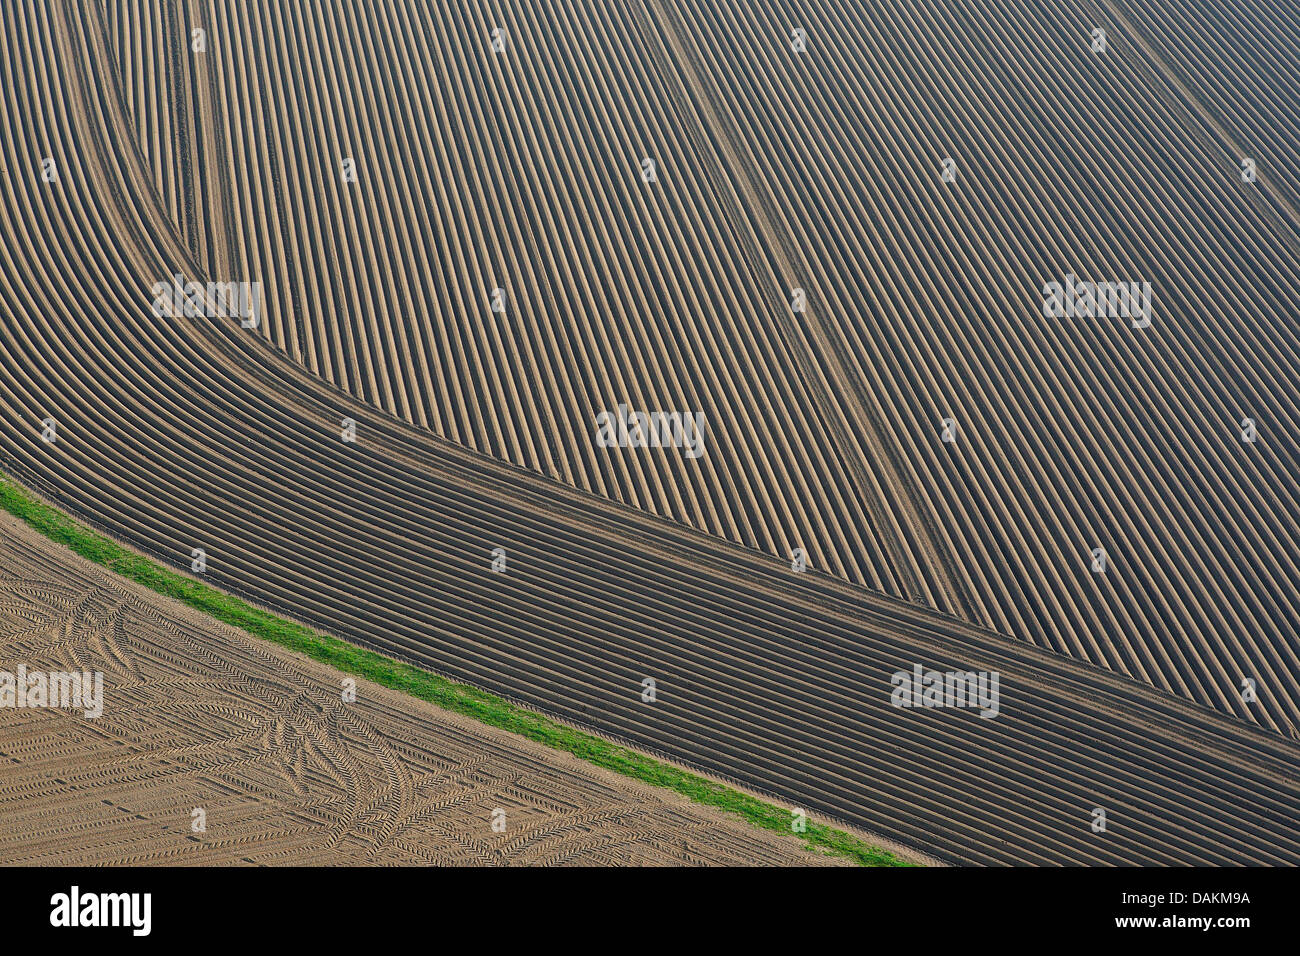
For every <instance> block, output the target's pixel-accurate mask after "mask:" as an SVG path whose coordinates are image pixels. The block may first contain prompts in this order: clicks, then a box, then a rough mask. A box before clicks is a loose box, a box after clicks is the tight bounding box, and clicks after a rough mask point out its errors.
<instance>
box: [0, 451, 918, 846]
mask: <svg viewBox="0 0 1300 956" xmlns="http://www.w3.org/2000/svg"><path fill="white" fill-rule="evenodd" d="M0 506H2V507H3V508H4V509H5V510H6V511H8V512H9V513H10V514H12V515H14V516H15V517H17V518H19V519H21V520H23V521H25V522H26V523H27V524H28V525H30V526H31V527H32V528H34V529H35V530H37V531H39V532H40V533H41V534H43V535H45V536H46V537H47V538H49V539H50V540H51V541H55V542H57V543H59V544H61V545H65V546H67V547H69V548H71V549H72V550H73V551H75V552H76V553H77V554H79V555H81V556H82V557H83V558H87V559H88V560H91V561H93V562H95V563H96V564H99V565H102V566H103V567H105V568H108V569H109V570H110V571H113V572H115V573H117V574H120V575H122V576H123V577H126V578H129V579H130V580H132V581H135V582H136V583H137V584H142V585H145V586H146V587H148V588H150V589H152V590H154V591H156V592H157V593H159V594H162V595H164V596H166V597H169V598H174V599H176V600H179V601H182V602H183V603H185V604H187V605H189V606H190V607H192V608H194V609H196V610H199V611H202V612H204V613H205V614H208V615H210V616H211V617H213V618H215V619H217V620H219V621H222V622H224V623H226V624H231V625H234V626H236V627H239V628H241V629H243V630H244V631H246V632H248V633H249V634H252V635H253V636H255V637H259V638H262V639H264V640H269V641H274V642H275V643H276V644H280V645H282V646H284V647H287V648H289V649H290V650H294V651H298V652H300V653H302V654H306V655H307V656H308V657H310V658H312V659H313V660H316V661H320V662H321V663H323V664H328V665H330V666H331V667H334V668H336V669H338V670H340V671H343V672H344V673H348V674H356V675H358V676H360V677H364V678H366V679H367V680H370V681H373V682H375V683H377V684H380V685H381V686H384V687H388V688H391V689H393V690H400V691H402V692H403V693H407V694H411V695H412V696H414V697H418V698H420V699H421V700H425V701H429V702H430V703H433V704H437V705H438V706H439V707H442V708H444V709H446V710H450V711H452V712H454V713H458V714H462V715H464V716H466V717H472V718H474V719H475V720H478V721H480V722H482V723H484V724H487V725H488V726H491V727H496V728H499V729H501V730H508V731H510V732H511V733H516V734H519V735H520V736H523V737H526V738H528V739H529V740H533V741H536V742H538V743H542V744H545V745H546V746H548V747H552V748H554V749H556V750H562V751H564V752H566V753H569V754H572V755H574V756H576V757H579V758H581V759H583V760H586V761H587V762H589V763H592V764H594V765H596V766H598V767H603V768H605V769H606V770H613V771H615V772H617V773H620V774H623V775H624V776H627V777H631V778H633V779H635V780H640V781H642V782H644V783H649V784H653V785H654V786H657V787H664V788H667V789H669V790H672V791H674V792H676V793H680V794H682V795H683V796H685V797H688V798H689V799H691V800H692V801H694V802H696V803H700V804H703V805H705V806H711V807H717V808H719V809H722V810H725V811H727V812H729V813H733V814H735V815H737V816H739V817H741V818H743V819H744V820H746V821H747V822H749V823H751V824H753V825H754V826H757V827H761V828H763V829H766V830H772V831H775V832H777V833H792V834H794V835H796V836H798V837H799V838H800V839H802V840H804V841H805V842H807V843H808V844H809V845H810V846H812V847H815V848H817V849H818V850H820V851H823V852H827V853H832V854H834V855H836V856H844V857H847V858H849V859H851V860H853V861H854V862H856V863H859V864H862V865H866V866H899V865H905V864H904V863H903V861H902V860H900V859H899V858H898V857H896V856H895V855H894V854H893V853H890V852H888V851H885V850H881V849H880V848H878V847H874V846H871V845H869V844H867V843H865V842H863V841H862V840H861V839H859V838H857V837H855V836H853V835H851V834H848V833H845V832H843V831H841V830H836V829H834V828H832V827H828V826H825V825H824V824H820V823H816V822H805V823H804V828H803V829H802V830H795V829H794V828H793V826H792V822H793V812H792V810H790V809H782V808H780V807H776V806H773V805H772V804H769V803H765V802H763V801H761V800H758V799H755V798H754V797H752V796H749V795H748V794H744V793H741V792H739V791H737V790H734V789H732V788H730V787H728V786H726V785H724V784H721V783H718V782H716V781H713V780H707V779H705V778H703V777H699V776H696V775H695V774H692V773H688V772H686V771H684V770H681V769H680V768H678V767H674V766H671V765H669V764H666V763H663V762H661V761H658V760H655V759H653V758H651V757H649V756H646V755H645V754H641V753H637V752H636V751H633V750H629V749H628V748H626V747H621V746H618V745H617V744H614V743H611V742H610V741H608V740H605V739H603V738H600V737H596V736H593V735H591V734H587V733H583V732H582V731H580V730H576V729H574V728H572V727H567V726H564V725H562V724H558V723H556V722H555V721H553V720H549V719H547V718H546V717H544V716H542V715H541V714H538V713H533V712H530V711H528V710H525V709H524V708H521V707H517V706H515V705H513V704H511V703H509V702H508V701H505V700H503V699H501V698H500V697H497V696H496V695H494V694H489V693H486V692H484V691H482V690H479V689H477V688H474V687H469V686H466V685H463V684H457V683H454V682H453V681H450V680H447V679H446V678H444V677H441V676H439V675H437V674H433V673H430V672H429V671H427V670H421V669H419V668H416V667H412V666H411V665H409V664H404V663H402V662H400V661H396V660H393V659H392V658H390V657H385V656H383V655H381V654H377V653H375V652H373V651H368V650H365V649H363V648H359V647H356V646H354V645H350V644H347V643H346V642H344V641H340V640H338V639H337V638H335V637H331V636H328V635H325V634H321V633H318V632H316V631H313V630H311V629H310V628H308V627H304V626H303V625H301V624H297V623H294V622H292V621H288V620H285V619H283V618H279V617H276V616H275V615H273V614H271V613H269V612H267V611H264V610H262V609H260V608H256V607H253V606H251V605H249V604H247V603H246V602H244V601H241V600H239V599H238V598H236V597H233V596H231V595H228V594H225V593H223V592H221V591H219V590H217V589H216V588H212V587H209V586H207V585H205V584H202V583H200V582H198V581H195V580H193V579H191V578H187V577H184V576H182V575H180V574H177V573H176V572H174V571H171V570H169V569H167V568H164V567H163V566H162V565H160V564H157V563H156V562H153V561H150V560H148V559H147V558H144V557H143V556H141V555H138V554H135V553H133V552H131V551H129V550H127V549H126V548H124V547H123V546H121V545H120V544H118V543H117V542H115V541H112V540H110V539H108V538H105V537H103V536H102V535H98V534H95V533H94V532H93V531H91V530H90V529H88V528H85V527H83V526H81V525H78V524H77V523H76V522H75V521H73V520H71V519H70V518H69V517H68V516H67V515H65V514H63V513H62V512H60V511H58V510H57V509H56V508H53V507H51V506H50V505H48V504H46V503H44V502H42V501H40V500H39V499H38V498H36V497H35V496H33V495H32V494H31V493H30V492H29V491H27V490H26V489H25V488H23V487H22V486H21V485H19V484H17V483H16V482H14V481H12V480H11V479H9V478H7V477H3V476H0Z"/></svg>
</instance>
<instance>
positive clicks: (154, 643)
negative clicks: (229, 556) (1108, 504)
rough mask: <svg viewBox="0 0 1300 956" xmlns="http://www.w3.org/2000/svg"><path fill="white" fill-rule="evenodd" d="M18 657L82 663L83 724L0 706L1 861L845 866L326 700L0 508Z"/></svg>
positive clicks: (407, 705) (670, 804) (291, 660)
mask: <svg viewBox="0 0 1300 956" xmlns="http://www.w3.org/2000/svg"><path fill="white" fill-rule="evenodd" d="M19 661H21V662H23V663H25V664H27V667H28V669H29V670H36V669H41V670H46V671H53V670H88V671H102V672H103V673H104V713H103V716H102V717H99V718H98V719H93V720H92V719H87V718H86V717H84V716H83V715H82V714H81V713H79V712H69V711H64V710H52V709H21V710H18V709H12V708H6V709H3V710H0V763H3V766H4V772H3V776H2V778H0V863H4V864H58V865H83V864H84V865H98V864H149V865H155V864H222V863H227V864H228V863H252V864H300V865H321V864H364V863H374V864H440V865H461V864H552V865H554V864H566V863H568V864H585V865H609V864H623V865H628V864H631V865H664V864H684V865H726V864H732V865H737V864H780V865H809V864H818V863H825V864H836V863H844V862H845V861H842V860H835V859H828V858H825V857H822V856H820V855H818V854H816V853H814V852H812V851H810V850H807V849H804V847H803V844H802V843H800V842H799V841H798V840H797V839H795V838H794V837H789V838H784V837H781V836H779V835H777V834H769V833H766V832H763V831H759V830H755V829H753V828H750V827H748V826H746V825H744V824H741V823H738V822H736V821H733V820H730V819H728V818H726V817H725V816H724V815H723V814H720V813H717V812H714V811H711V810H708V809H706V808H703V807H699V806H695V805H692V804H689V803H687V802H685V801H684V800H680V799H679V798H677V797H676V796H675V795H673V794H669V793H661V792H657V791H655V790H653V789H651V788H649V787H645V786H641V785H638V784H636V783H634V782H632V781H629V780H625V779H623V778H620V777H618V776H616V775H615V774H612V773H609V772H606V771H603V770H600V769H598V768H595V767H591V766H589V765H587V764H584V763H582V762H580V761H578V760H576V759H574V758H571V757H569V756H567V755H564V754H560V753H557V752H555V751H552V750H548V749H546V748H544V747H541V746H539V745H536V744H533V743H532V742H530V741H527V740H524V739H523V738H520V737H517V736H514V735H512V734H508V733H505V732H502V731H497V730H494V729H492V728H489V727H485V726H482V725H480V724H476V723H474V722H472V721H469V720H466V719H464V718H461V717H458V716H456V715H453V714H449V713H447V712H445V711H442V710H439V709H438V708H436V707H434V706H432V705H430V704H427V703H425V702H423V701H419V700H416V699H414V698H411V697H406V696H404V695H400V694H396V693H394V692H392V691H389V690H386V689H385V688H382V687H378V686H376V685H374V684H371V683H369V682H367V681H359V682H358V688H357V700H356V702H355V703H348V704H345V703H343V701H342V694H341V693H340V688H341V682H342V680H343V678H344V675H342V674H341V673H339V672H337V671H334V670H332V669H331V668H328V667H325V666H322V665H320V664H317V663H316V662H314V661H311V660H308V659H306V658H304V657H301V656H300V655H296V654H292V653H290V652H287V651H284V650H282V649H280V648H277V647H275V646H274V645H271V644H267V643H263V642H260V641H255V640H253V639H251V638H248V637H246V636H244V635H241V634H240V633H239V632H237V631H235V630H234V629H232V628H229V627H226V626H225V625H222V624H219V623H217V622H214V621H210V620H208V619H206V618H204V617H203V616H202V615H199V614H197V613H196V612H193V611H191V610H190V609H188V608H185V607H184V606H182V605H179V604H177V603H175V602H173V601H170V600H167V599H165V598H161V597H158V596H157V595H154V594H151V593H149V592H147V591H144V590H143V589H141V588H139V587H137V586H135V585H133V584H131V583H130V582H126V581H123V580H121V579H118V578H115V577H113V576H112V575H110V574H108V573H107V572H104V571H102V570H100V569H99V568H97V567H95V566H93V565H91V564H89V563H88V562H86V561H84V560H82V559H81V558H79V557H77V556H76V555H74V554H72V553H71V552H68V551H65V550H63V549H61V548H59V547H58V546H56V545H53V544H51V543H49V542H47V541H46V540H45V539H43V538H41V537H39V536H38V535H36V534H35V533H34V532H32V531H31V530H29V529H27V528H26V527H25V526H22V525H21V524H19V523H18V522H17V521H15V520H14V519H12V518H10V517H8V516H7V515H6V516H4V517H3V518H2V519H0V669H5V670H10V671H12V670H14V668H15V667H16V666H17V663H18V662H19ZM196 807H201V808H203V809H204V810H205V812H206V815H207V820H206V823H207V829H206V832H204V833H194V832H193V831H192V829H191V813H192V811H193V810H194V808H196ZM496 808H501V809H503V810H504V811H505V815H506V816H505V819H506V828H505V831H504V832H502V833H496V832H493V830H492V826H491V820H492V813H493V811H494V810H495V809H496Z"/></svg>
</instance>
